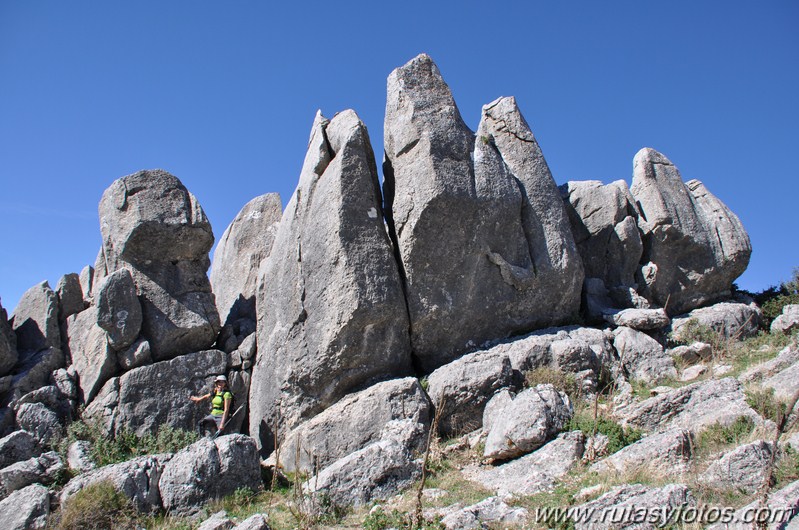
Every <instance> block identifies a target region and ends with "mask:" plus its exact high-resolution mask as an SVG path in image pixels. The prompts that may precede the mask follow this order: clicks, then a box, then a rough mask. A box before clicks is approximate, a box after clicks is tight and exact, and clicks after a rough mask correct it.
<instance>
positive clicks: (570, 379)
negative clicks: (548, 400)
mask: <svg viewBox="0 0 799 530" xmlns="http://www.w3.org/2000/svg"><path fill="white" fill-rule="evenodd" d="M524 382H525V385H526V386H527V387H528V388H533V387H535V386H536V385H542V384H550V385H552V386H554V387H555V390H558V391H560V392H563V393H564V394H566V395H567V396H569V399H571V400H572V401H573V402H574V401H577V400H578V399H580V396H581V394H582V392H581V389H580V384H579V383H578V382H577V380H576V379H575V378H574V374H569V373H566V372H564V371H562V370H560V369H558V368H552V367H550V366H540V367H538V368H535V369H534V370H530V371H528V372H527V373H525V374H524Z"/></svg>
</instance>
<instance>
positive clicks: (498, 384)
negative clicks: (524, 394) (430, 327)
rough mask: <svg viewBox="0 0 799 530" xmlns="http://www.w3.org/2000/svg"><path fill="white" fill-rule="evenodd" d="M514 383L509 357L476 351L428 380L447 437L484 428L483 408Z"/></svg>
mask: <svg viewBox="0 0 799 530" xmlns="http://www.w3.org/2000/svg"><path fill="white" fill-rule="evenodd" d="M512 384H513V370H512V369H511V364H510V360H509V359H508V357H507V356H504V355H498V354H494V353H493V352H491V351H483V352H475V353H470V354H468V355H464V356H463V357H461V358H460V359H457V360H455V361H452V362H451V363H449V364H445V365H444V366H442V367H440V368H438V369H437V370H435V371H434V372H433V373H432V374H430V376H429V377H428V379H427V393H428V395H429V396H430V398H431V400H432V401H433V405H435V406H436V407H443V410H442V411H441V412H440V413H439V416H440V419H439V424H438V429H439V432H440V433H441V434H443V435H444V436H454V435H458V434H462V433H464V432H471V431H473V430H475V429H477V428H479V427H480V426H481V425H482V422H481V419H482V417H483V409H484V408H485V406H486V403H488V401H489V400H490V399H491V397H492V396H493V395H494V394H495V393H496V392H497V391H498V390H500V389H502V388H505V387H509V386H511V385H512Z"/></svg>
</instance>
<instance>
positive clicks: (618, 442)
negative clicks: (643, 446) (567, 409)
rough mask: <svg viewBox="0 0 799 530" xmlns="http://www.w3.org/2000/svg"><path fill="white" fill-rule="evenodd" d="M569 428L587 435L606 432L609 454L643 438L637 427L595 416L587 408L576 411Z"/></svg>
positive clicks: (598, 415)
mask: <svg viewBox="0 0 799 530" xmlns="http://www.w3.org/2000/svg"><path fill="white" fill-rule="evenodd" d="M568 429H569V430H572V431H575V430H577V431H582V432H583V433H585V435H586V436H593V435H594V434H597V433H598V434H604V435H605V436H607V437H608V454H613V453H615V452H616V451H619V450H620V449H622V448H624V447H626V446H628V445H630V444H632V443H635V442H637V441H638V440H640V439H641V431H639V430H638V429H635V428H631V427H630V428H627V429H625V428H624V427H622V426H621V424H619V423H618V422H616V421H614V420H612V419H610V418H607V417H605V416H602V415H600V414H597V415H596V416H594V415H593V414H592V413H591V411H589V410H588V409H586V408H579V409H578V410H576V411H575V413H574V416H572V419H571V421H570V422H569V427H568Z"/></svg>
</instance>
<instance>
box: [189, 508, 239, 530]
mask: <svg viewBox="0 0 799 530" xmlns="http://www.w3.org/2000/svg"><path fill="white" fill-rule="evenodd" d="M234 526H236V523H234V522H233V521H231V520H230V519H229V518H228V515H227V512H226V511H225V510H222V511H219V512H216V513H215V514H213V515H212V516H211V517H209V518H208V519H206V520H205V521H203V522H202V524H201V525H200V526H198V527H197V530H230V529H231V528H233V527H234Z"/></svg>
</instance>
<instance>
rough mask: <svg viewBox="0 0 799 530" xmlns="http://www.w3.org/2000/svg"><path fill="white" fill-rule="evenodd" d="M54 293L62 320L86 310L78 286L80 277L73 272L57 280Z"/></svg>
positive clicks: (81, 290)
mask: <svg viewBox="0 0 799 530" xmlns="http://www.w3.org/2000/svg"><path fill="white" fill-rule="evenodd" d="M55 292H56V294H57V295H58V304H59V311H60V317H61V319H62V320H65V319H66V318H67V317H68V316H70V315H74V314H75V313H80V312H81V311H83V310H84V309H86V306H85V304H84V302H83V288H82V287H81V285H80V277H79V276H78V275H77V274H75V273H74V272H72V273H69V274H65V275H64V276H62V277H61V279H60V280H58V285H57V286H56V289H55Z"/></svg>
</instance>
